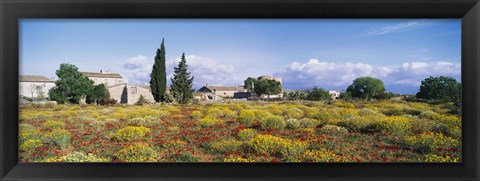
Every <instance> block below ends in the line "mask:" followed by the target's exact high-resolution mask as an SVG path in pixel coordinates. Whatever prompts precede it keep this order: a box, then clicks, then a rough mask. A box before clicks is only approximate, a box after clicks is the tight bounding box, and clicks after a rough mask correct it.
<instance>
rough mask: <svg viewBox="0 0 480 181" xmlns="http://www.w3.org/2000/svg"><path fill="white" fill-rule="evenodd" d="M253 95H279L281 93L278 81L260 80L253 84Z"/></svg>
mask: <svg viewBox="0 0 480 181" xmlns="http://www.w3.org/2000/svg"><path fill="white" fill-rule="evenodd" d="M254 86H255V87H254V89H255V94H257V95H264V94H265V95H267V97H269V98H270V95H275V94H280V93H281V92H282V85H281V84H280V82H279V81H276V80H270V79H260V80H258V81H257V83H256V84H254Z"/></svg>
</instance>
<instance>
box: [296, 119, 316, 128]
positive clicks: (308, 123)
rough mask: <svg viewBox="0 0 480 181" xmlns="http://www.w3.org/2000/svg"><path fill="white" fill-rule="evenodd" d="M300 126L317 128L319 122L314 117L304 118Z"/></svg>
mask: <svg viewBox="0 0 480 181" xmlns="http://www.w3.org/2000/svg"><path fill="white" fill-rule="evenodd" d="M299 122H300V125H299V126H300V128H315V127H317V124H318V122H317V121H316V120H314V119H310V118H303V119H300V121H299Z"/></svg>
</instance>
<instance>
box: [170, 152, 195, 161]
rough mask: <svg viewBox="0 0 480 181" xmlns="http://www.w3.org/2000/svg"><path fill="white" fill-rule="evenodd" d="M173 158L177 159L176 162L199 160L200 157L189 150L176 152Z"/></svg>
mask: <svg viewBox="0 0 480 181" xmlns="http://www.w3.org/2000/svg"><path fill="white" fill-rule="evenodd" d="M172 158H173V159H174V160H175V162H198V160H199V159H198V158H196V157H194V156H193V155H191V154H190V153H187V152H182V153H180V154H174V155H173V157H172Z"/></svg>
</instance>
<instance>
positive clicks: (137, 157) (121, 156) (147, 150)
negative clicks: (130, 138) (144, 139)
mask: <svg viewBox="0 0 480 181" xmlns="http://www.w3.org/2000/svg"><path fill="white" fill-rule="evenodd" d="M147 129H148V128H147ZM114 156H115V157H116V159H117V160H118V161H121V162H156V161H157V152H156V151H155V150H154V149H153V148H152V147H150V145H148V144H146V143H135V144H133V145H130V146H128V147H126V148H123V149H121V150H120V151H118V152H117V153H116V154H115V155H114Z"/></svg>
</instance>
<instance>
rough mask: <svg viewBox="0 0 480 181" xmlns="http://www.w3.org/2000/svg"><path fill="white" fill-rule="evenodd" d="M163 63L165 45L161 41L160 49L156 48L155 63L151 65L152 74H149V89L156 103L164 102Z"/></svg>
mask: <svg viewBox="0 0 480 181" xmlns="http://www.w3.org/2000/svg"><path fill="white" fill-rule="evenodd" d="M165 62H166V60H165V45H164V39H162V44H161V45H160V49H158V48H157V53H156V55H155V63H154V64H153V69H152V73H151V74H150V89H151V90H152V94H153V98H154V99H155V101H156V102H163V101H164V100H165V98H164V95H165V92H166V91H167V72H166V68H165Z"/></svg>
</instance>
